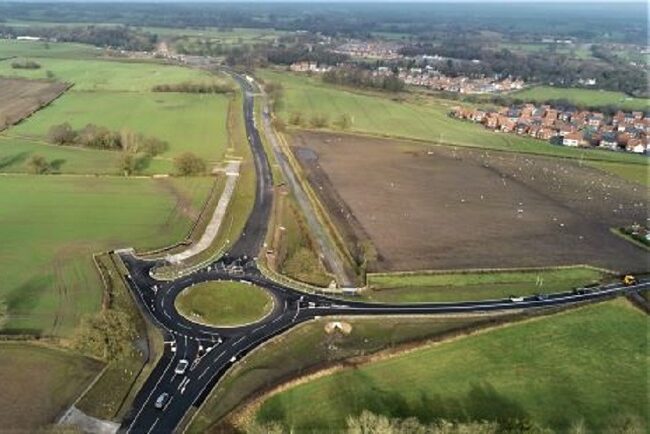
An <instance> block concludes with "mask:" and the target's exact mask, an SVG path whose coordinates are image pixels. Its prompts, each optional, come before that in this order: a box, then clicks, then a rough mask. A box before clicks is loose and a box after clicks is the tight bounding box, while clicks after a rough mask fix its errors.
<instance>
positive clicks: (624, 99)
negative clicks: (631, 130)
mask: <svg viewBox="0 0 650 434" xmlns="http://www.w3.org/2000/svg"><path fill="white" fill-rule="evenodd" d="M512 97H514V98H520V99H523V100H526V101H539V102H543V101H548V100H552V99H566V100H569V101H571V102H572V103H574V104H577V105H584V106H606V105H617V106H621V107H622V108H624V109H626V110H648V109H649V108H650V100H648V99H644V98H633V97H630V96H627V95H625V94H624V93H622V92H612V91H606V90H596V89H565V88H559V87H550V86H535V87H531V88H529V89H524V90H522V91H520V92H516V93H513V94H512Z"/></svg>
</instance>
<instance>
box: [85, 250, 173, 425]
mask: <svg viewBox="0 0 650 434" xmlns="http://www.w3.org/2000/svg"><path fill="white" fill-rule="evenodd" d="M97 263H98V265H99V268H100V269H101V270H102V274H103V276H104V281H105V282H106V297H107V299H106V305H107V306H106V308H110V309H115V310H119V311H121V312H124V313H126V314H127V315H128V317H129V319H130V324H131V326H132V327H133V330H134V334H135V335H136V340H135V341H134V342H133V345H132V347H131V348H130V351H128V352H126V353H124V354H123V355H122V356H121V357H119V358H118V359H116V360H113V361H111V362H110V363H109V364H108V367H107V369H106V370H105V371H104V373H103V375H102V376H101V377H100V378H99V380H98V381H97V382H96V383H95V384H94V385H93V387H92V388H91V389H90V390H89V391H88V392H87V393H86V394H85V395H84V396H83V397H82V399H81V400H80V401H79V402H78V403H77V407H78V408H79V409H80V410H81V411H83V412H84V413H86V414H88V415H90V416H93V417H97V418H99V419H105V420H113V421H119V420H120V419H121V417H122V416H123V415H124V413H125V412H126V411H127V410H128V409H129V408H130V404H131V402H132V401H133V399H134V398H135V394H136V393H137V392H138V390H139V389H140V386H141V385H142V384H143V383H144V381H145V380H146V378H147V376H148V374H149V372H150V371H151V369H153V367H154V366H155V364H156V361H157V359H158V357H159V356H160V355H161V354H162V352H163V349H162V345H163V343H162V342H163V339H162V336H161V335H160V333H159V332H158V330H157V329H156V328H155V327H153V326H151V325H150V324H148V323H147V321H146V320H145V319H144V318H143V317H142V315H141V314H140V311H139V310H138V307H137V306H136V304H135V302H134V300H133V298H132V295H131V294H130V292H129V289H128V288H127V286H126V284H125V282H124V280H123V279H122V277H121V276H122V275H123V273H124V271H125V270H123V269H120V267H119V265H118V264H119V259H117V258H115V257H114V256H113V255H111V254H108V253H104V254H101V255H98V256H97Z"/></svg>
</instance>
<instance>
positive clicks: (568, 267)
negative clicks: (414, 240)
mask: <svg viewBox="0 0 650 434" xmlns="http://www.w3.org/2000/svg"><path fill="white" fill-rule="evenodd" d="M580 268H587V269H590V270H594V271H599V272H601V273H604V274H617V273H615V272H614V271H612V270H609V269H607V268H601V267H596V266H593V265H589V264H574V265H555V266H549V267H514V268H463V269H453V268H452V269H444V270H413V271H387V272H377V273H368V274H367V275H366V276H367V277H368V278H371V277H384V276H386V277H392V276H396V277H399V276H417V275H440V274H483V273H484V274H492V273H534V272H536V271H558V270H571V269H580ZM366 284H367V281H366Z"/></svg>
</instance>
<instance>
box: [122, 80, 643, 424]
mask: <svg viewBox="0 0 650 434" xmlns="http://www.w3.org/2000/svg"><path fill="white" fill-rule="evenodd" d="M234 78H235V79H236V81H237V82H238V83H239V85H240V87H241V88H242V90H243V93H244V104H243V106H244V107H243V109H244V116H245V121H246V122H245V124H246V132H247V135H248V141H249V145H250V146H251V150H252V152H253V158H254V163H255V171H256V176H257V183H256V198H255V203H254V206H253V211H252V212H251V214H250V216H249V217H248V219H247V221H246V223H245V225H244V230H243V233H242V236H241V237H240V238H239V239H238V240H237V241H236V242H235V243H234V244H233V246H232V248H231V250H230V251H229V252H228V254H227V255H224V257H222V258H221V259H219V260H217V261H215V262H213V263H211V264H209V265H207V266H206V267H204V268H202V269H200V270H197V271H196V272H194V273H193V274H191V275H188V276H185V277H182V278H179V279H177V280H175V281H171V282H163V281H158V280H156V279H154V278H152V277H151V270H152V269H153V268H154V267H156V266H160V265H162V264H163V262H162V261H146V260H142V259H139V258H137V257H136V256H134V255H133V254H132V253H130V252H128V251H120V253H119V257H120V258H121V260H122V262H123V263H124V265H125V267H126V269H127V270H128V274H127V275H125V276H124V277H125V279H126V281H127V282H128V284H129V287H130V290H131V292H132V294H133V297H134V299H135V300H136V303H137V304H138V306H139V307H140V309H141V311H142V312H143V313H144V314H145V315H146V316H147V317H148V318H149V320H150V321H151V322H152V323H153V324H154V325H156V326H157V327H158V328H159V329H160V330H161V331H162V333H163V336H164V339H165V342H166V343H165V348H164V352H163V354H162V356H161V358H160V360H159V361H158V363H157V364H156V366H155V367H154V368H153V370H152V372H151V374H150V375H149V377H148V378H147V380H146V381H145V383H144V385H143V386H142V388H141V389H140V391H139V392H138V394H137V396H136V398H135V400H134V402H133V405H132V408H131V410H130V411H129V412H128V414H127V415H126V417H125V418H124V420H123V422H122V425H121V427H120V431H121V432H127V433H149V432H156V433H171V432H173V431H174V430H175V429H176V428H177V427H178V426H179V424H180V423H181V422H182V421H183V418H184V417H185V416H186V414H187V413H188V411H189V410H190V409H191V408H193V407H198V406H199V405H200V404H201V403H202V402H203V401H204V400H205V399H206V398H207V396H208V395H209V393H210V392H211V391H212V389H213V388H214V387H215V386H217V384H218V382H219V380H221V378H223V376H224V375H225V374H226V373H227V371H228V370H229V369H230V368H231V367H232V366H233V365H234V364H236V363H237V362H238V361H239V360H241V358H242V357H244V356H245V355H246V354H248V353H249V352H250V351H252V350H253V349H254V348H256V347H257V346H259V345H260V344H262V343H264V342H266V341H268V340H269V339H272V338H273V337H275V336H277V335H279V334H281V333H284V332H286V331H287V330H289V329H291V328H292V327H294V326H296V325H297V324H300V323H302V322H304V321H308V320H311V319H314V318H315V317H322V316H333V315H348V316H351V315H435V314H450V313H451V314H453V313H461V314H462V313H480V312H498V311H509V310H525V309H544V308H549V307H557V306H563V305H569V304H576V303H584V302H587V301H594V300H602V299H607V298H611V297H615V296H618V295H621V294H623V293H626V292H629V291H641V290H648V289H649V288H650V281H642V282H639V283H638V284H637V285H634V286H623V285H619V284H611V285H605V286H602V287H598V288H590V289H585V290H584V291H580V292H577V293H574V292H562V293H557V294H550V295H548V296H547V297H546V298H544V299H538V298H536V297H533V296H531V297H525V298H524V299H523V300H522V301H520V302H513V301H511V300H509V299H495V300H480V301H466V302H457V303H411V304H380V303H365V302H359V301H354V300H342V299H337V298H334V297H329V296H325V295H317V294H307V293H301V292H298V291H296V290H294V289H292V288H289V287H285V286H283V285H281V284H278V283H276V282H274V281H271V280H269V279H268V278H266V277H265V276H264V275H262V273H260V271H259V269H258V268H257V266H256V263H255V256H256V255H257V252H259V251H260V249H261V248H262V244H263V241H264V237H265V233H266V226H267V222H268V218H269V215H270V211H271V203H272V179H271V171H270V165H269V162H268V159H267V158H266V154H265V153H264V148H263V146H262V142H261V139H260V136H259V133H258V131H257V129H256V127H255V121H254V99H253V94H254V93H255V92H256V89H255V86H254V85H253V84H252V83H251V82H249V81H248V80H247V79H246V78H245V77H242V76H239V75H234ZM218 280H232V281H244V282H250V283H252V284H255V285H257V286H259V287H261V288H264V289H265V290H267V291H268V292H269V293H270V294H271V295H272V297H273V299H274V308H273V310H272V312H271V314H269V315H268V316H267V317H265V318H263V319H262V320H260V321H258V322H256V323H254V324H249V325H246V326H242V327H234V328H219V327H212V326H209V325H204V324H198V323H195V322H193V321H191V320H189V319H187V318H185V317H183V316H182V315H180V314H179V313H178V312H177V311H176V308H175V306H174V300H175V299H176V297H177V295H178V294H179V293H180V292H181V291H183V290H184V289H186V288H188V287H190V286H192V285H195V284H198V283H201V282H206V281H218ZM181 359H185V360H187V361H188V362H189V364H190V365H189V367H188V369H187V370H186V371H185V372H184V373H182V374H179V373H176V372H175V369H176V367H177V366H178V362H179V361H180V360H181ZM163 393H168V394H169V400H168V401H167V402H166V403H165V405H164V407H163V408H162V409H158V408H156V406H155V403H156V400H157V399H158V397H159V396H160V395H161V394H163Z"/></svg>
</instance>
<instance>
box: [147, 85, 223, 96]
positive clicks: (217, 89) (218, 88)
mask: <svg viewBox="0 0 650 434" xmlns="http://www.w3.org/2000/svg"><path fill="white" fill-rule="evenodd" d="M151 90H152V91H153V92H181V93H221V94H225V93H231V92H233V91H234V90H233V88H232V86H229V85H227V84H223V83H178V84H159V85H156V86H154V87H153V88H152V89H151Z"/></svg>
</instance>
